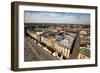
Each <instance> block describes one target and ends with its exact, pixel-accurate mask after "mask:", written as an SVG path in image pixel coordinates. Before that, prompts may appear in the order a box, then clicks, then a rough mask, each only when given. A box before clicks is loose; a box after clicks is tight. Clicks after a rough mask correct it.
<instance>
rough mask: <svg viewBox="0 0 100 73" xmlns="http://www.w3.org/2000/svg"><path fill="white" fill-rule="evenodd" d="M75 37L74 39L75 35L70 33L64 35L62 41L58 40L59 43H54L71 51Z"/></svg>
mask: <svg viewBox="0 0 100 73" xmlns="http://www.w3.org/2000/svg"><path fill="white" fill-rule="evenodd" d="M75 37H76V34H74V33H70V34H67V35H65V37H64V39H58V40H59V41H58V40H56V41H57V43H58V44H59V45H62V46H64V47H66V48H68V49H71V47H72V45H73V42H74V39H75Z"/></svg>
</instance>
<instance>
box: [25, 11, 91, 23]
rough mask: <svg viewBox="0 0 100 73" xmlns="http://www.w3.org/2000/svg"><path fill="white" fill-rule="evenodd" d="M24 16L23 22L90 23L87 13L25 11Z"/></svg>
mask: <svg viewBox="0 0 100 73" xmlns="http://www.w3.org/2000/svg"><path fill="white" fill-rule="evenodd" d="M24 17H25V18H24V21H25V23H72V24H90V14H87V13H86V14H85V13H67V12H66V13H65V12H46V11H45V12H44V11H25V12H24Z"/></svg>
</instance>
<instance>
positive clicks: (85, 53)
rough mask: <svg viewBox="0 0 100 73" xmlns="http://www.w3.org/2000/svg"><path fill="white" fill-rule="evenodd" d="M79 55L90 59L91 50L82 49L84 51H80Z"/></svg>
mask: <svg viewBox="0 0 100 73" xmlns="http://www.w3.org/2000/svg"><path fill="white" fill-rule="evenodd" d="M79 53H81V54H83V55H86V56H88V57H90V50H89V49H85V48H82V49H80V51H79Z"/></svg>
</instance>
